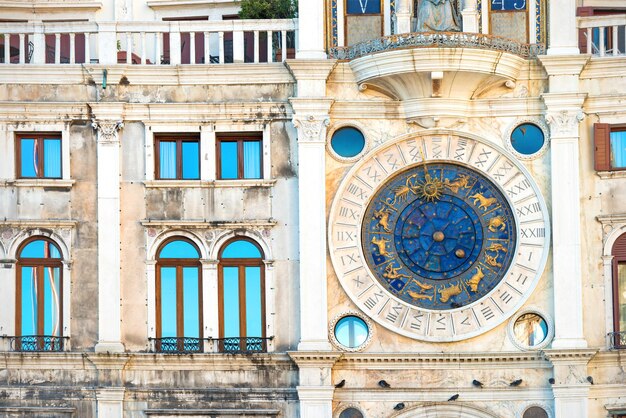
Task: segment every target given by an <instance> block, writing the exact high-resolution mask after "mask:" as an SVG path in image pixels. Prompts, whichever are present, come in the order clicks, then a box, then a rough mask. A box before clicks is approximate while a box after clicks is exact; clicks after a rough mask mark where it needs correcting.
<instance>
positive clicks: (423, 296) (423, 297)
mask: <svg viewBox="0 0 626 418" xmlns="http://www.w3.org/2000/svg"><path fill="white" fill-rule="evenodd" d="M406 292H407V293H408V294H409V296H411V297H412V298H413V299H428V300H431V301H432V300H433V295H422V294H421V293H417V292H413V291H412V290H407V291H406Z"/></svg>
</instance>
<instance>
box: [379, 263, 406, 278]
mask: <svg viewBox="0 0 626 418" xmlns="http://www.w3.org/2000/svg"><path fill="white" fill-rule="evenodd" d="M401 268H402V267H396V268H393V266H392V265H391V263H389V264H387V267H385V272H384V273H383V277H384V278H386V279H388V280H394V279H399V278H401V277H404V278H405V279H409V278H410V277H409V276H407V275H406V274H402V273H398V270H400V269H401Z"/></svg>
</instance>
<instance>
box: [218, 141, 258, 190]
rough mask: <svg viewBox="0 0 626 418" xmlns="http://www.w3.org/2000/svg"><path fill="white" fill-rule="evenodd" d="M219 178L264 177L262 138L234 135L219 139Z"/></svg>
mask: <svg viewBox="0 0 626 418" xmlns="http://www.w3.org/2000/svg"><path fill="white" fill-rule="evenodd" d="M219 153H220V155H219V164H218V167H219V169H218V178H219V179H221V180H228V179H231V180H232V179H260V178H262V177H263V169H262V155H261V153H262V146H261V139H260V138H258V139H257V138H256V136H255V135H252V137H249V136H248V137H246V136H243V135H242V136H241V137H232V136H229V137H227V138H221V139H219Z"/></svg>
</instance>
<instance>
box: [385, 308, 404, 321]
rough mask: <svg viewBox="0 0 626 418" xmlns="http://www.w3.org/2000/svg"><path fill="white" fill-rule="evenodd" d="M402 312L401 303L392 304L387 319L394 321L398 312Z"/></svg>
mask: <svg viewBox="0 0 626 418" xmlns="http://www.w3.org/2000/svg"><path fill="white" fill-rule="evenodd" d="M401 313H402V305H396V306H392V307H391V309H390V310H389V313H388V314H387V316H386V318H387V321H390V322H396V320H397V319H398V317H399V316H400V314H401Z"/></svg>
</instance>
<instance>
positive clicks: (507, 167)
mask: <svg viewBox="0 0 626 418" xmlns="http://www.w3.org/2000/svg"><path fill="white" fill-rule="evenodd" d="M512 168H513V164H511V163H510V162H509V161H505V162H504V164H502V165H501V166H500V167H499V168H498V169H497V170H496V172H495V173H493V176H494V177H495V178H496V180H502V178H504V176H506V173H508V172H509V171H511V169H512Z"/></svg>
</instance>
